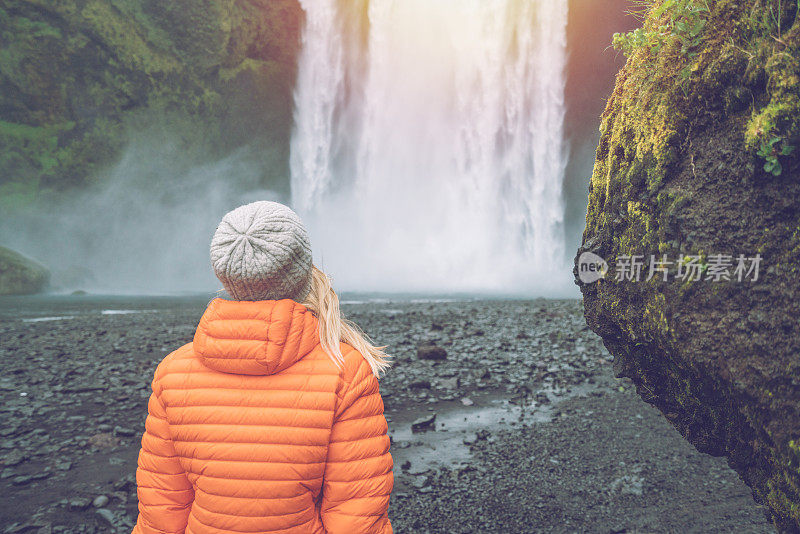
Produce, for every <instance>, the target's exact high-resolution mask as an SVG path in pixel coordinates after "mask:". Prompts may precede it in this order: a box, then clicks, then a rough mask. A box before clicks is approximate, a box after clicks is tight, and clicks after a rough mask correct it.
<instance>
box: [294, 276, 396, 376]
mask: <svg viewBox="0 0 800 534" xmlns="http://www.w3.org/2000/svg"><path fill="white" fill-rule="evenodd" d="M301 304H303V305H304V306H305V307H306V308H308V309H309V310H311V312H312V313H313V314H314V315H315V316H316V317H317V320H318V324H319V327H318V328H319V341H320V344H321V345H322V349H323V350H324V351H325V352H326V353H328V355H329V356H330V357H331V359H332V360H333V361H334V363H336V365H337V366H341V365H342V364H343V363H344V356H343V355H342V350H341V348H340V347H339V342H341V341H343V342H345V343H347V344H348V345H350V346H352V347H353V348H354V349H356V350H357V351H358V352H360V353H361V354H362V355H363V356H364V359H366V360H367V363H369V366H370V367H371V368H372V372H373V373H374V374H375V376H376V377H380V376H381V374H382V373H383V372H385V371H386V369H388V368H389V365H390V362H389V360H390V359H391V357H390V356H389V355H388V354H386V353H385V352H383V349H385V348H386V346H383V347H376V346H375V345H373V344H372V341H371V340H370V339H369V337H368V336H367V335H366V334H365V333H364V332H363V331H362V330H361V329H360V328H359V327H358V325H356V324H355V323H354V322H352V321H350V320H349V319H346V318H345V317H343V316H342V313H341V311H340V310H339V297H338V296H337V295H336V292H335V291H334V290H333V287H332V286H331V279H330V277H329V276H328V275H327V274H325V273H324V272H322V271H321V270H320V269H318V268H317V266H316V265H313V266H312V267H311V291H309V292H308V296H306V298H305V299H304V300H303V302H301Z"/></svg>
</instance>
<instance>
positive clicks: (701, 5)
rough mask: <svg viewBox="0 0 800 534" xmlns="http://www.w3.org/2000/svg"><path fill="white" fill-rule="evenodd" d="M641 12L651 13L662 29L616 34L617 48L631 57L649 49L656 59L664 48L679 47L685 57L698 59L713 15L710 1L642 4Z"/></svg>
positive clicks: (668, 0)
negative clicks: (709, 19) (638, 51)
mask: <svg viewBox="0 0 800 534" xmlns="http://www.w3.org/2000/svg"><path fill="white" fill-rule="evenodd" d="M637 3H638V4H639V6H640V7H641V9H640V10H639V11H637V12H634V14H637V15H642V14H643V13H647V14H648V15H649V18H650V20H656V21H658V25H657V26H656V25H655V24H651V25H648V26H647V27H646V28H644V27H642V28H636V29H635V30H633V31H630V32H628V33H615V34H614V36H613V40H612V44H613V46H614V48H616V49H617V50H620V51H622V52H623V53H624V54H625V55H626V56H629V57H630V56H631V55H633V53H634V52H635V51H636V50H639V49H643V48H644V49H647V51H648V52H649V53H650V54H652V55H656V54H658V53H659V52H661V49H662V48H664V47H669V46H675V47H676V48H677V50H678V52H679V53H680V54H681V55H684V56H687V57H689V58H692V57H694V56H696V55H697V50H696V48H697V46H698V45H699V44H700V43H701V39H702V33H703V30H704V29H705V27H706V23H707V22H708V19H707V15H708V13H710V11H711V10H710V9H709V7H708V2H707V0H662V1H660V2H658V1H654V0H638V2H637Z"/></svg>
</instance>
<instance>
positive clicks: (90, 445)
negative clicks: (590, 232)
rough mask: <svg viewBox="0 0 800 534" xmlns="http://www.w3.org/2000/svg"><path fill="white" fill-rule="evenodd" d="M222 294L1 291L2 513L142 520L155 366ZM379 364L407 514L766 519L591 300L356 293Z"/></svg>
mask: <svg viewBox="0 0 800 534" xmlns="http://www.w3.org/2000/svg"><path fill="white" fill-rule="evenodd" d="M207 301H208V299H207V298H197V297H191V298H190V297H186V298H164V297H160V298H146V297H135V298H134V297H128V298H124V297H114V298H111V297H107V298H103V297H93V296H68V297H67V296H65V297H53V296H50V297H47V296H43V297H26V298H17V297H5V298H3V299H0V364H2V369H3V370H4V372H3V373H2V375H0V399H2V403H1V404H0V416H1V417H2V423H1V424H0V466H2V467H1V469H2V471H1V472H0V489H1V491H2V492H3V495H4V496H5V497H4V500H3V502H4V504H3V506H2V507H0V528H2V529H3V531H4V532H43V533H46V532H65V533H66V532H129V531H130V529H131V527H132V525H133V523H134V521H135V518H136V513H137V509H136V506H137V501H136V487H135V483H134V473H135V469H136V457H137V454H138V450H139V444H140V439H141V432H142V431H143V428H144V427H143V424H144V418H145V416H146V404H147V397H148V395H149V387H150V380H151V379H152V373H153V371H154V369H155V366H156V364H157V363H158V361H160V359H161V358H163V356H164V355H165V354H166V353H168V352H169V351H170V350H172V349H174V348H176V347H177V346H179V345H181V344H183V343H186V342H188V341H190V340H191V338H192V335H193V333H194V329H195V327H196V324H197V321H198V319H199V317H200V314H201V313H202V311H203V309H204V306H205V304H206V302H207ZM344 310H345V312H346V313H347V314H348V315H349V316H350V317H351V318H353V319H354V320H356V321H357V322H358V323H359V324H360V325H362V327H363V328H364V329H365V330H366V331H367V332H369V333H370V334H371V335H372V336H373V338H374V339H375V341H376V342H378V343H380V344H387V345H388V346H389V349H388V350H389V352H390V353H392V354H394V355H395V363H394V367H393V368H392V370H391V371H390V372H389V373H388V374H387V375H386V377H385V378H384V379H383V380H382V382H381V392H382V394H383V396H384V402H385V406H386V414H387V419H388V420H389V426H390V430H391V432H392V440H393V449H392V454H393V458H394V461H395V481H396V482H395V491H394V494H393V497H392V503H391V508H390V517H391V519H392V523H393V526H394V528H395V531H396V532H414V533H417V532H443V533H444V532H447V533H450V532H465V533H466V532H481V533H484V532H500V533H504V532H602V533H611V532H615V533H618V532H709V531H714V532H744V533H749V532H753V533H755V532H770V531H771V527H770V526H769V524H768V523H767V522H766V520H765V519H764V516H763V512H762V510H761V509H760V507H759V506H758V505H756V504H755V503H754V502H753V499H752V497H751V494H750V491H749V490H748V488H747V487H746V486H745V485H744V484H743V483H742V482H741V480H740V479H739V477H738V476H737V475H736V474H735V473H734V472H733V471H731V470H730V469H729V468H728V467H727V465H726V464H725V461H724V460H723V459H719V458H712V457H710V456H706V455H702V454H700V453H698V452H697V451H695V450H694V449H693V448H692V447H691V446H690V445H689V444H687V443H686V442H685V441H684V440H683V438H681V436H680V435H679V434H678V433H677V432H676V431H675V430H673V428H672V427H671V426H670V425H669V424H668V423H667V422H666V420H665V419H664V418H663V417H662V416H661V415H660V414H659V413H658V411H657V410H656V409H655V408H652V407H651V406H649V405H647V404H645V403H644V402H642V401H641V400H640V399H639V398H638V397H637V396H636V395H635V393H634V392H633V391H632V388H631V387H630V382H629V381H628V380H627V379H625V380H617V379H615V378H613V375H612V372H611V365H610V356H609V354H608V353H607V351H606V350H605V349H604V347H603V346H602V344H601V343H600V340H599V338H598V337H597V336H596V335H595V334H593V333H592V332H591V331H589V330H588V329H587V328H586V327H585V326H584V325H585V323H584V319H583V315H582V308H581V302H580V301H579V300H541V299H539V300H532V301H487V300H457V301H448V300H446V299H443V300H441V301H414V300H412V299H406V300H403V301H375V300H374V299H373V300H365V301H361V302H358V301H351V302H350V303H349V304H346V305H345V306H344Z"/></svg>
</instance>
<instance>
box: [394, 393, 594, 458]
mask: <svg viewBox="0 0 800 534" xmlns="http://www.w3.org/2000/svg"><path fill="white" fill-rule="evenodd" d="M594 389H596V386H594V385H591V384H585V385H580V386H571V387H570V388H569V390H564V389H556V388H552V387H551V388H542V389H539V390H538V391H537V393H542V394H544V395H546V396H547V399H548V401H549V402H546V403H545V402H536V401H535V400H532V399H529V400H525V401H524V402H523V401H522V400H519V401H513V402H512V401H510V400H509V399H506V398H503V397H501V396H500V395H494V396H491V395H490V396H485V397H479V396H470V399H471V400H472V401H473V402H474V404H473V405H472V406H464V405H463V404H462V403H461V402H460V401H442V402H439V403H436V404H432V405H430V407H432V408H433V410H431V411H429V410H424V409H423V410H417V411H416V412H415V413H413V414H412V413H395V414H391V415H392V421H391V422H390V423H389V429H390V433H391V436H392V457H393V459H394V463H395V466H396V468H397V469H398V470H399V469H400V466H401V464H403V463H404V462H405V461H406V460H409V461H410V462H411V468H410V469H409V471H408V473H410V474H418V473H421V472H424V471H427V470H429V469H435V468H437V467H439V466H442V465H447V466H450V467H454V466H459V465H463V464H466V463H468V462H469V461H470V460H471V458H472V453H471V452H470V444H472V443H474V442H475V441H476V440H477V439H487V437H488V439H490V440H491V439H492V437H491V434H493V433H494V432H495V431H498V430H502V429H507V428H514V427H515V426H518V425H523V424H525V425H531V424H546V423H548V422H550V421H551V420H552V413H553V409H554V407H555V405H557V404H558V403H560V402H561V401H563V400H566V399H568V398H572V397H576V396H583V395H586V394H587V393H588V392H590V391H592V390H594ZM539 398H540V399H541V396H540V397H539ZM432 413H436V419H435V421H434V423H433V424H432V425H431V426H430V427H429V428H430V429H429V430H427V431H417V432H414V431H412V429H411V424H412V423H413V422H414V420H416V419H417V418H419V417H426V416H428V415H430V414H432ZM412 416H413V417H412ZM485 431H488V432H489V434H488V436H487V435H486V434H485Z"/></svg>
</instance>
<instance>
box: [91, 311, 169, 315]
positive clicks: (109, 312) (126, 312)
mask: <svg viewBox="0 0 800 534" xmlns="http://www.w3.org/2000/svg"><path fill="white" fill-rule="evenodd" d="M155 311H158V310H103V311H101V312H100V313H102V314H103V315H126V314H128V313H149V312H155Z"/></svg>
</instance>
